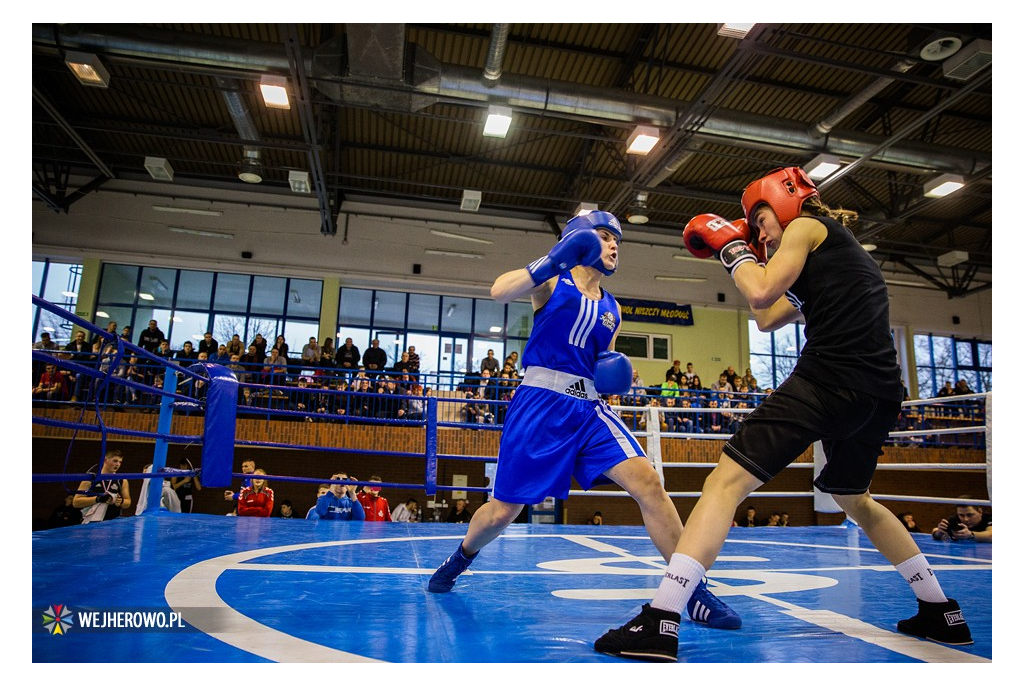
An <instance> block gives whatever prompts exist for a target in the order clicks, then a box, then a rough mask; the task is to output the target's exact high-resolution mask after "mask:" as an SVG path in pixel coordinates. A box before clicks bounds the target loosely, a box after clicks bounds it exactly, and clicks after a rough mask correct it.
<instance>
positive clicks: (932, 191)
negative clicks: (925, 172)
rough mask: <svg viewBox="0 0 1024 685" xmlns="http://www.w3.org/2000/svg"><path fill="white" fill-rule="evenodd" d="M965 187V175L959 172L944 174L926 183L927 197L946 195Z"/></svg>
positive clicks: (925, 192) (925, 193) (925, 191)
mask: <svg viewBox="0 0 1024 685" xmlns="http://www.w3.org/2000/svg"><path fill="white" fill-rule="evenodd" d="M963 187H964V177H963V176H961V175H959V174H942V175H941V176H936V177H935V178H933V179H932V180H930V181H928V182H927V183H925V184H924V195H925V197H946V196H947V195H949V194H951V193H955V192H956V191H958V190H960V189H961V188H963Z"/></svg>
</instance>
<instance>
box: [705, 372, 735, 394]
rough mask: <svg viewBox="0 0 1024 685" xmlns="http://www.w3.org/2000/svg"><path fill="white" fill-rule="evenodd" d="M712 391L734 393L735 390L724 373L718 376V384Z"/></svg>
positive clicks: (712, 387)
mask: <svg viewBox="0 0 1024 685" xmlns="http://www.w3.org/2000/svg"><path fill="white" fill-rule="evenodd" d="M711 389H712V390H714V391H716V392H732V391H733V390H734V389H735V388H734V386H733V384H732V383H730V382H729V377H728V376H727V375H726V374H725V373H724V372H723V373H720V374H718V382H717V383H715V384H714V385H713V386H711Z"/></svg>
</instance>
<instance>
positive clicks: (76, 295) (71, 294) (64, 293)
mask: <svg viewBox="0 0 1024 685" xmlns="http://www.w3.org/2000/svg"><path fill="white" fill-rule="evenodd" d="M61 295H63V296H64V297H78V293H73V292H71V291H70V290H65V291H63V292H62V293H61Z"/></svg>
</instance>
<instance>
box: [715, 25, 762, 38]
mask: <svg viewBox="0 0 1024 685" xmlns="http://www.w3.org/2000/svg"><path fill="white" fill-rule="evenodd" d="M752 28H754V25H753V24H719V25H718V35H720V36H722V37H724V38H746V37H747V34H748V33H750V29H752Z"/></svg>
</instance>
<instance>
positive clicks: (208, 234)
mask: <svg viewBox="0 0 1024 685" xmlns="http://www.w3.org/2000/svg"><path fill="white" fill-rule="evenodd" d="M167 230H168V231H170V232H171V233H187V234H188V235H198V236H201V237H203V238H224V239H225V240H234V237H235V234H234V233H220V232H219V231H206V230H202V229H198V228H184V227H182V226H168V227H167Z"/></svg>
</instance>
